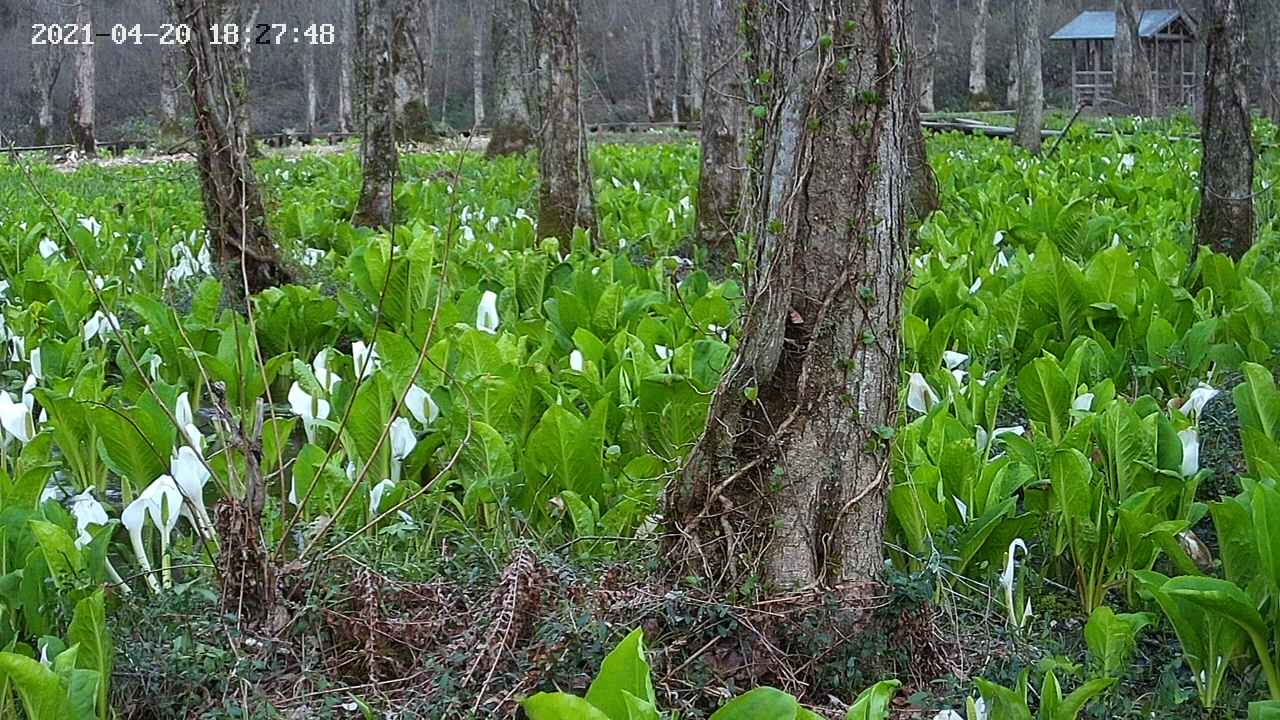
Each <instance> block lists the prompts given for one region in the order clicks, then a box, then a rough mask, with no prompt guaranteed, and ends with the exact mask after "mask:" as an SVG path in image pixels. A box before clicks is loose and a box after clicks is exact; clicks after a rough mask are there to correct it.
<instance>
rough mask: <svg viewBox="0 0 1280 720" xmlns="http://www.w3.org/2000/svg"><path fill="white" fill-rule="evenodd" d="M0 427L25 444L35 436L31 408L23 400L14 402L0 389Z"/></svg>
mask: <svg viewBox="0 0 1280 720" xmlns="http://www.w3.org/2000/svg"><path fill="white" fill-rule="evenodd" d="M0 429H3V430H4V432H5V433H7V434H8V435H9V436H10V437H14V438H17V439H18V442H20V443H22V444H23V445H26V444H27V443H29V442H31V438H33V437H35V434H36V425H35V419H34V418H33V417H32V416H31V408H30V407H28V406H27V404H26V403H23V402H14V401H13V398H11V397H9V393H7V392H4V391H0Z"/></svg>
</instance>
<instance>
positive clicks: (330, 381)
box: [311, 346, 358, 393]
mask: <svg viewBox="0 0 1280 720" xmlns="http://www.w3.org/2000/svg"><path fill="white" fill-rule="evenodd" d="M352 347H353V348H354V346H352ZM328 359H329V351H328V349H325V350H321V351H320V352H318V353H316V358H315V359H314V360H312V361H311V370H312V371H313V372H315V375H316V381H317V382H319V383H320V387H322V388H324V391H325V392H327V393H331V392H333V386H334V385H337V384H338V383H340V382H342V376H341V375H339V374H338V373H335V372H330V370H329V365H328ZM357 369H358V368H357Z"/></svg>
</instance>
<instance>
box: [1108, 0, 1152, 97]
mask: <svg viewBox="0 0 1280 720" xmlns="http://www.w3.org/2000/svg"><path fill="white" fill-rule="evenodd" d="M1115 14H1116V39H1115V47H1114V49H1113V53H1112V68H1113V69H1114V70H1115V75H1114V76H1113V77H1114V78H1115V92H1114V97H1115V99H1116V100H1118V101H1120V102H1122V103H1124V104H1125V105H1127V106H1128V107H1129V108H1130V109H1131V110H1132V112H1134V113H1136V114H1138V115H1154V114H1155V98H1154V97H1153V96H1152V85H1151V71H1150V68H1149V67H1148V65H1149V63H1148V62H1147V55H1146V53H1144V52H1143V51H1142V41H1141V40H1140V39H1139V38H1138V25H1139V23H1140V21H1141V13H1140V11H1139V10H1138V5H1137V2H1136V0H1115Z"/></svg>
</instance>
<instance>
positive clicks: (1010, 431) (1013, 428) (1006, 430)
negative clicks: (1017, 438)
mask: <svg viewBox="0 0 1280 720" xmlns="http://www.w3.org/2000/svg"><path fill="white" fill-rule="evenodd" d="M1026 432H1027V429H1026V428H1024V427H1022V426H1021V425H1010V426H1008V427H998V428H996V429H995V430H992V431H991V439H992V440H994V439H996V438H998V437H1000V436H1001V435H1025V434H1026Z"/></svg>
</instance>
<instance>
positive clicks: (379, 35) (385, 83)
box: [355, 0, 413, 227]
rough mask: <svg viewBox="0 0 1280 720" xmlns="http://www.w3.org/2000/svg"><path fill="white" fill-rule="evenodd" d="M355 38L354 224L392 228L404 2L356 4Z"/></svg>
mask: <svg viewBox="0 0 1280 720" xmlns="http://www.w3.org/2000/svg"><path fill="white" fill-rule="evenodd" d="M358 2H359V5H358V7H357V10H356V14H357V18H356V28H357V29H356V32H357V33H358V35H359V45H360V48H361V51H362V53H361V56H360V63H359V66H358V70H359V74H360V88H361V93H360V94H361V105H362V107H361V113H360V117H361V133H360V173H361V185H360V200H359V202H358V203H357V206H356V215H355V222H356V224H358V225H366V226H369V227H391V224H392V222H393V221H394V218H393V217H392V209H393V208H392V198H393V193H394V190H395V176H396V171H397V170H399V166H400V154H399V150H398V149H397V148H396V97H397V92H396V90H397V86H398V82H397V75H396V73H395V69H394V68H393V67H392V63H393V56H394V53H395V52H396V46H397V45H398V44H399V41H398V38H401V37H403V36H404V35H405V34H406V32H407V30H406V28H404V27H402V25H403V24H404V23H406V22H407V21H408V13H407V12H405V10H406V8H405V7H404V2H410V3H412V2H413V0H358Z"/></svg>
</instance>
